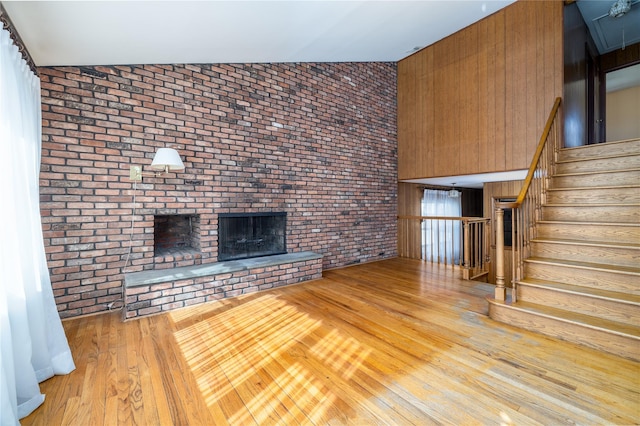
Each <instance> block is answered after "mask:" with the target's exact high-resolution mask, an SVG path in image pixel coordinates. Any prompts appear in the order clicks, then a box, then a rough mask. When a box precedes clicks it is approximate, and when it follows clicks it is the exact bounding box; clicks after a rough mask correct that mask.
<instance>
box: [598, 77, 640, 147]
mask: <svg viewBox="0 0 640 426" xmlns="http://www.w3.org/2000/svg"><path fill="white" fill-rule="evenodd" d="M606 123H607V141H608V142H610V141H619V140H623V139H633V138H640V86H633V87H629V88H627V89H623V90H617V91H615V92H610V93H607V118H606Z"/></svg>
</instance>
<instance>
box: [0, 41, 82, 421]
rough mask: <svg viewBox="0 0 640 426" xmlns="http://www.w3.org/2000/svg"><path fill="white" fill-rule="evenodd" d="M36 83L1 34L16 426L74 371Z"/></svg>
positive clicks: (7, 394) (6, 321) (5, 343)
mask: <svg viewBox="0 0 640 426" xmlns="http://www.w3.org/2000/svg"><path fill="white" fill-rule="evenodd" d="M40 108H41V106H40V80H39V79H38V77H37V76H35V75H34V74H33V72H32V71H31V70H30V69H29V67H28V66H27V64H26V62H25V61H24V60H23V59H22V57H21V55H20V53H19V52H18V49H17V47H16V46H15V45H14V44H13V42H12V41H11V39H10V38H9V32H8V31H6V30H4V29H1V28H0V182H2V183H1V184H0V200H2V205H1V206H0V208H1V209H2V215H1V216H2V220H1V221H0V223H2V234H1V235H2V236H1V237H0V280H1V284H0V333H1V334H0V349H1V351H0V368H1V369H2V370H1V371H0V372H1V373H2V374H1V380H2V383H0V399H1V400H0V410H1V412H0V417H1V419H0V420H1V422H2V423H1V424H2V425H10V424H16V425H17V424H19V421H18V419H20V418H22V417H25V416H26V415H28V414H29V413H31V412H32V411H33V410H34V409H35V408H37V407H38V406H39V405H40V404H42V402H43V401H44V395H42V394H41V393H40V386H39V385H38V383H39V382H41V381H43V380H45V379H48V378H49V377H51V376H53V375H54V374H67V373H69V372H71V371H72V370H73V369H74V368H75V365H74V363H73V359H72V357H71V352H70V350H69V345H68V343H67V338H66V336H65V334H64V330H63V328H62V323H61V321H60V317H59V315H58V312H57V310H56V305H55V301H54V298H53V290H52V289H51V280H50V278H49V270H48V268H47V263H46V258H45V251H44V242H43V238H42V225H41V221H40V206H39V190H38V186H39V171H40V147H41V143H42V138H41V110H40Z"/></svg>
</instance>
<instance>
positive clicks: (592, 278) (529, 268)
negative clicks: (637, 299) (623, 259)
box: [524, 262, 640, 295]
mask: <svg viewBox="0 0 640 426" xmlns="http://www.w3.org/2000/svg"><path fill="white" fill-rule="evenodd" d="M524 270H525V277H527V278H535V279H539V280H544V281H557V282H559V283H565V284H573V285H577V286H582V287H589V288H597V289H601V290H610V291H618V292H623V293H624V292H626V293H631V294H637V295H640V277H638V276H637V275H631V274H621V273H615V272H609V271H599V270H592V269H579V268H570V267H566V266H562V265H549V264H540V263H535V262H525V264H524Z"/></svg>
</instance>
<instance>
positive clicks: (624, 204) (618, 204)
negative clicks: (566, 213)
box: [542, 203, 640, 207]
mask: <svg viewBox="0 0 640 426" xmlns="http://www.w3.org/2000/svg"><path fill="white" fill-rule="evenodd" d="M542 207H640V203H545V204H543V206H542Z"/></svg>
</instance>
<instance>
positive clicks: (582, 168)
mask: <svg viewBox="0 0 640 426" xmlns="http://www.w3.org/2000/svg"><path fill="white" fill-rule="evenodd" d="M639 152H640V151H639ZM637 168H640V155H638V153H637V152H636V154H635V155H625V156H624V157H615V158H594V159H584V160H580V161H571V162H568V163H558V164H557V165H556V173H558V174H564V173H577V172H596V171H604V170H625V169H637Z"/></svg>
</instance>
